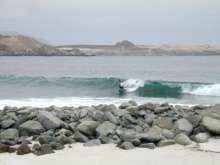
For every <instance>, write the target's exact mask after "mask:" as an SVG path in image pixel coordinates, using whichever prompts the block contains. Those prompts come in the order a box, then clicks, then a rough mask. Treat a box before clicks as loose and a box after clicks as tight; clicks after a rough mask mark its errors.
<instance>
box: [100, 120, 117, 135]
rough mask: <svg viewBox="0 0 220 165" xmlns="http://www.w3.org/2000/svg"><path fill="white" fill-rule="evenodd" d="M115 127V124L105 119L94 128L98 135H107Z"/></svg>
mask: <svg viewBox="0 0 220 165" xmlns="http://www.w3.org/2000/svg"><path fill="white" fill-rule="evenodd" d="M115 128H116V126H115V124H113V123H111V122H109V121H105V122H104V123H102V124H100V125H99V126H98V127H97V128H96V133H97V135H98V136H108V135H109V134H112V133H113V132H114V130H115Z"/></svg>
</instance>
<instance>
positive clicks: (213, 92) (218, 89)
mask: <svg viewBox="0 0 220 165" xmlns="http://www.w3.org/2000/svg"><path fill="white" fill-rule="evenodd" d="M186 93H189V94H192V95H200V96H220V84H214V85H203V86H200V87H198V88H196V89H194V90H191V91H188V92H186Z"/></svg>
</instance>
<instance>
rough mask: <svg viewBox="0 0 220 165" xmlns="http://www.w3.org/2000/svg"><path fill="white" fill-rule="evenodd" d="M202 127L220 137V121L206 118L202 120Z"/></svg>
mask: <svg viewBox="0 0 220 165" xmlns="http://www.w3.org/2000/svg"><path fill="white" fill-rule="evenodd" d="M201 125H203V126H204V127H205V128H206V129H207V130H208V131H210V132H212V133H215V134H218V135H220V120H218V119H214V118H212V117H208V116H205V117H203V119H202V122H201Z"/></svg>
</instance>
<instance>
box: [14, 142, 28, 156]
mask: <svg viewBox="0 0 220 165" xmlns="http://www.w3.org/2000/svg"><path fill="white" fill-rule="evenodd" d="M29 153H31V149H30V147H29V146H28V145H27V144H21V145H20V146H19V147H18V148H17V155H25V154H29Z"/></svg>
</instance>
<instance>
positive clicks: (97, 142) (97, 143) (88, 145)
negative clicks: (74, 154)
mask: <svg viewBox="0 0 220 165" xmlns="http://www.w3.org/2000/svg"><path fill="white" fill-rule="evenodd" d="M99 145H101V141H100V140H99V139H94V140H90V141H88V142H87V143H84V144H83V146H85V147H92V146H99Z"/></svg>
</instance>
